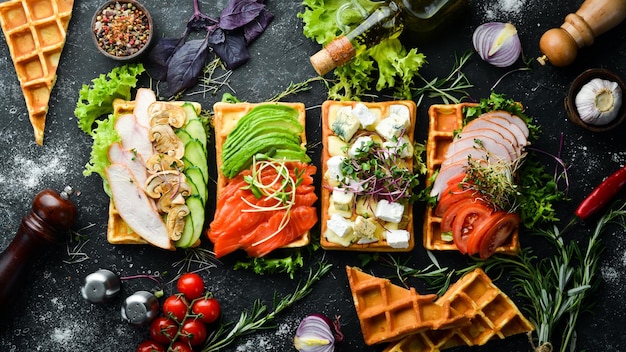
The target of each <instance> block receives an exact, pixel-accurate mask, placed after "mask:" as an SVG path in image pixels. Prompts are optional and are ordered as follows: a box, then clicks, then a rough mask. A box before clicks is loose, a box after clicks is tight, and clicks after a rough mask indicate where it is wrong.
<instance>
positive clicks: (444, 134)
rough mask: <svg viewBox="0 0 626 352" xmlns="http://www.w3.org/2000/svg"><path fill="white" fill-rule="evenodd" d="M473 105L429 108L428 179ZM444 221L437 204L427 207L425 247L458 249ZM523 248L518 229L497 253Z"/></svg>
mask: <svg viewBox="0 0 626 352" xmlns="http://www.w3.org/2000/svg"><path fill="white" fill-rule="evenodd" d="M473 105H475V104H471V103H461V104H450V105H447V104H446V105H431V107H430V108H429V110H428V117H429V129H428V140H427V149H426V150H427V154H426V165H427V167H428V174H427V180H432V177H433V175H435V173H436V172H437V170H438V169H439V167H440V166H441V163H443V161H444V156H445V154H446V150H447V149H448V146H449V145H450V143H451V142H452V139H453V137H454V133H455V131H456V130H458V129H460V128H461V127H462V126H463V109H464V108H465V107H468V106H473ZM440 224H441V218H440V217H438V216H436V215H435V214H434V208H433V207H427V208H426V214H425V216H424V229H423V243H424V248H426V249H429V250H457V248H456V246H455V245H454V242H452V241H446V240H444V239H442V237H441V230H440ZM519 249H520V246H519V231H518V230H515V231H514V232H513V234H512V235H511V236H509V238H508V239H507V242H505V243H504V244H503V245H502V246H500V247H498V248H497V249H496V253H506V254H516V253H518V252H519Z"/></svg>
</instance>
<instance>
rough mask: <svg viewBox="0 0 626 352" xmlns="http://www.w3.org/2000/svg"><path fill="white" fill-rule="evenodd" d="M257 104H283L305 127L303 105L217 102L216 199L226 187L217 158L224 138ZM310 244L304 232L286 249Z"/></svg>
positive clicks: (219, 161) (307, 235)
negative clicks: (290, 109)
mask: <svg viewBox="0 0 626 352" xmlns="http://www.w3.org/2000/svg"><path fill="white" fill-rule="evenodd" d="M259 104H283V105H287V106H290V107H292V108H294V109H296V110H297V111H298V114H299V121H300V123H301V124H302V126H303V127H305V126H306V111H305V107H304V104H302V103H256V104H254V103H236V104H231V103H223V102H218V103H216V104H214V105H213V112H214V114H215V115H214V117H213V127H214V131H215V155H217V156H218V157H217V158H216V165H217V170H218V172H217V197H218V198H219V196H220V193H221V191H222V189H223V188H224V186H225V185H226V183H227V181H228V179H227V178H226V176H224V175H223V174H222V172H221V171H220V169H221V166H222V158H221V157H219V156H220V155H221V154H222V145H223V144H224V142H225V141H226V137H227V136H228V134H229V133H230V132H231V131H232V130H233V129H234V128H235V126H236V125H237V122H238V121H239V119H240V118H242V117H243V116H244V115H246V114H247V113H248V112H249V111H250V110H252V109H253V108H254V107H255V106H258V105H259ZM300 140H301V141H302V145H303V146H306V141H307V140H306V132H305V131H304V130H303V132H302V133H301V134H300ZM309 242H310V233H309V232H306V233H305V234H303V235H302V237H300V238H299V239H297V240H295V241H293V242H291V243H290V244H288V245H287V246H286V247H288V248H297V247H304V246H306V245H307V244H309Z"/></svg>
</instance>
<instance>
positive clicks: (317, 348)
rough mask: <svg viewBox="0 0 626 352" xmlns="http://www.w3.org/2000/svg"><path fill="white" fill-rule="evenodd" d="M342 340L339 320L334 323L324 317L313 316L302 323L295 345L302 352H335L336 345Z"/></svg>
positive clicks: (294, 340) (294, 341)
mask: <svg viewBox="0 0 626 352" xmlns="http://www.w3.org/2000/svg"><path fill="white" fill-rule="evenodd" d="M342 340H343V335H342V334H341V332H340V331H339V320H338V319H337V320H336V321H334V322H333V321H331V320H330V319H329V318H327V317H326V316H324V315H321V314H311V315H309V316H307V317H305V318H304V319H302V321H301V322H300V325H299V326H298V329H297V330H296V336H295V337H294V339H293V344H294V346H295V348H296V349H297V350H298V351H300V352H333V351H334V350H335V343H338V342H341V341H342Z"/></svg>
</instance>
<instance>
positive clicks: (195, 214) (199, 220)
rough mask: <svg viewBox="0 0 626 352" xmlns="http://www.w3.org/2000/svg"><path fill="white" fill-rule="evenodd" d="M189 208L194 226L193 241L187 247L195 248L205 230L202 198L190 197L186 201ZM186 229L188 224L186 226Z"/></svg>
mask: <svg viewBox="0 0 626 352" xmlns="http://www.w3.org/2000/svg"><path fill="white" fill-rule="evenodd" d="M185 203H186V204H187V206H188V207H189V217H191V222H192V224H193V235H192V236H191V240H190V242H189V243H187V247H190V246H193V244H194V243H196V241H198V240H199V239H200V236H201V235H202V230H203V229H204V214H205V211H204V204H203V203H202V200H201V199H200V197H194V196H191V197H188V198H187V199H186V201H185ZM185 227H187V226H186V224H185Z"/></svg>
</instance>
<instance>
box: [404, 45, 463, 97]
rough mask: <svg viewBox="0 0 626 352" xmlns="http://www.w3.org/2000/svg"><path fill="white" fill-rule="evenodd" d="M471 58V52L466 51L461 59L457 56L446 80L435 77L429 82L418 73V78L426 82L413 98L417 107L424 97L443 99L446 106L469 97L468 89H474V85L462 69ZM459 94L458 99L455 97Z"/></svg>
mask: <svg viewBox="0 0 626 352" xmlns="http://www.w3.org/2000/svg"><path fill="white" fill-rule="evenodd" d="M471 56H472V52H471V51H466V52H465V53H463V55H461V56H460V57H459V56H457V55H456V54H455V56H454V58H455V60H454V66H453V67H452V70H451V71H450V73H449V74H448V75H447V76H446V77H444V78H438V77H435V78H433V79H432V80H430V81H428V80H426V79H425V78H424V77H423V76H422V75H420V74H419V73H417V74H416V75H417V77H418V78H419V79H421V80H422V81H423V82H424V86H423V87H421V88H418V89H417V90H415V92H414V93H413V97H417V98H416V99H415V100H416V102H417V105H420V103H421V102H422V99H423V98H424V96H428V97H429V98H441V100H442V101H443V103H444V104H451V103H452V104H458V103H460V102H461V101H462V100H463V99H464V98H465V97H467V96H469V94H468V93H467V91H466V89H469V88H472V87H473V86H474V85H473V84H471V83H470V81H469V79H468V78H467V76H465V74H464V73H463V72H462V71H461V69H462V68H463V66H465V64H466V63H467V62H468V61H469V59H470V57H471ZM459 94H460V95H461V96H460V97H458V98H457V97H456V96H455V95H459Z"/></svg>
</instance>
